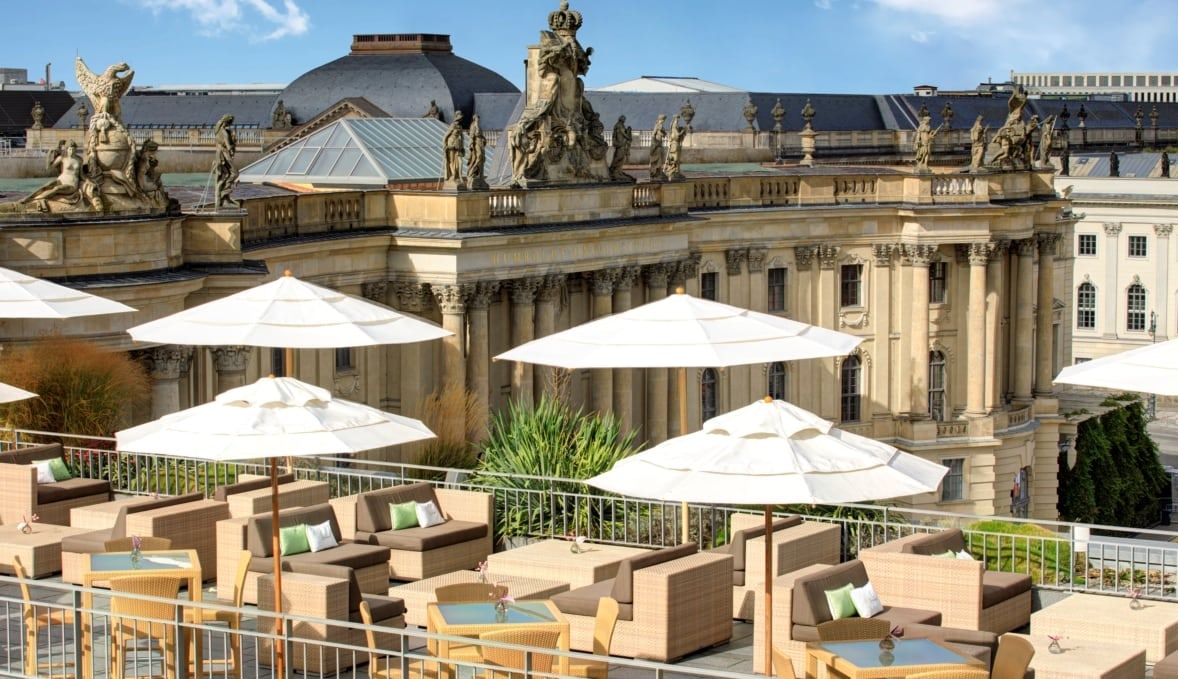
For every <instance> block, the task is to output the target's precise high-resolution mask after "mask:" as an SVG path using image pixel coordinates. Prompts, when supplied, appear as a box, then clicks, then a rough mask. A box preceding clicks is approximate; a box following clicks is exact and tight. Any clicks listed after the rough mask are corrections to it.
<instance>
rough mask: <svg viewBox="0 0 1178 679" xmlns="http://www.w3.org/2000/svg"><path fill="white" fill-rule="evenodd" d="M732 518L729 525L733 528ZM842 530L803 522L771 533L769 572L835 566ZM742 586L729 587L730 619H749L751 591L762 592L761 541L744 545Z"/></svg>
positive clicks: (763, 545)
mask: <svg viewBox="0 0 1178 679" xmlns="http://www.w3.org/2000/svg"><path fill="white" fill-rule="evenodd" d="M736 516H741V515H734V517H733V525H734V526H735V525H736V521H735V517H736ZM842 535H843V532H842V528H841V527H840V526H838V525H837V524H833V523H822V522H819V521H806V522H804V523H802V524H800V525H797V526H790V527H789V528H786V529H785V530H781V531H776V532H775V533H774V534H773V545H774V550H773V571H774V573H775V574H776V575H784V574H785V573H790V572H792V571H796V570H798V569H799V568H805V567H806V566H810V565H812V564H816V563H838V562H839V560H840V554H841V552H842ZM744 563H745V570H744V578H745V581H744V583H745V584H744V585H743V586H735V585H734V586H733V588H732V617H733V618H736V619H738V620H752V619H753V613H754V608H755V603H754V602H755V599H754V594H753V592H754V590H757V589H761V590H764V589H765V577H764V575H763V573H764V572H765V538H763V537H760V538H753V539H752V540H749V541H748V542H746V543H745V557H744Z"/></svg>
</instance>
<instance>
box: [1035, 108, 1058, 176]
mask: <svg viewBox="0 0 1178 679" xmlns="http://www.w3.org/2000/svg"><path fill="white" fill-rule="evenodd" d="M1054 140H1055V114H1054V113H1052V114H1051V115H1049V116H1047V119H1046V120H1044V121H1043V122H1042V124H1040V125H1039V147H1038V148H1037V149H1036V153H1035V159H1036V160H1037V161H1038V165H1039V167H1048V166H1050V165H1051V144H1052V142H1053V141H1054Z"/></svg>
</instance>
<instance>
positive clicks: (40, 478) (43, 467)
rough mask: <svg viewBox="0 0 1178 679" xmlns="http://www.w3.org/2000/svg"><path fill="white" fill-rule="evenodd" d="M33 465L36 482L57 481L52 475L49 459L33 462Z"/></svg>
mask: <svg viewBox="0 0 1178 679" xmlns="http://www.w3.org/2000/svg"><path fill="white" fill-rule="evenodd" d="M33 466H34V467H36V468H37V483H57V479H56V478H55V477H54V476H53V467H51V466H50V465H49V460H45V461H43V462H35V463H33Z"/></svg>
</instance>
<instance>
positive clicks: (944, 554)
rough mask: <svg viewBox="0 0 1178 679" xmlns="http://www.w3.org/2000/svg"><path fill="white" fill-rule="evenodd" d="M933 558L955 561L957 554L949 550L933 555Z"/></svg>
mask: <svg viewBox="0 0 1178 679" xmlns="http://www.w3.org/2000/svg"><path fill="white" fill-rule="evenodd" d="M933 556H936V557H940V558H942V559H956V558H957V552H955V551H953V550H952V549H950V550H947V551H944V552H941V553H940V554H933Z"/></svg>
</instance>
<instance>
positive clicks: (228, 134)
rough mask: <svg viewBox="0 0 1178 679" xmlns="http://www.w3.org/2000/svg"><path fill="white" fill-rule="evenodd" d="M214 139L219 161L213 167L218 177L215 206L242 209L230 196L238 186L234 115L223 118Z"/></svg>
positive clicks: (226, 115) (218, 122) (215, 131)
mask: <svg viewBox="0 0 1178 679" xmlns="http://www.w3.org/2000/svg"><path fill="white" fill-rule="evenodd" d="M213 137H214V140H215V141H216V144H217V160H216V164H215V165H214V166H213V171H214V173H215V174H216V177H217V195H216V197H215V199H214V202H213V205H214V206H215V207H217V208H222V207H224V206H226V205H232V206H233V207H241V203H239V202H237V201H236V200H233V198H232V197H231V196H230V195H229V194H231V193H233V189H234V188H236V186H237V168H236V167H234V165H233V156H235V155H236V154H237V135H236V133H234V131H233V116H232V115H229V114H225V115H223V116H221V119H220V120H218V121H217V126H216V128H214V134H213Z"/></svg>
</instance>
